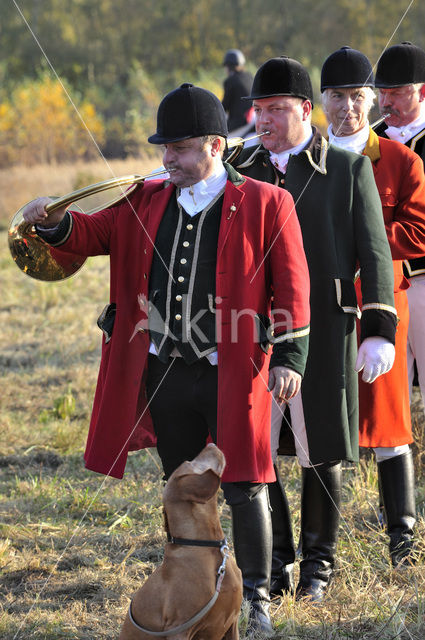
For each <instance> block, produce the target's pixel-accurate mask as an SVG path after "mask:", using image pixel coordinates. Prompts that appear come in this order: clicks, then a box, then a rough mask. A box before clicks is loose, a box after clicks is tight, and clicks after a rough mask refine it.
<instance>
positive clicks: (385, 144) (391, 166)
mask: <svg viewBox="0 0 425 640" xmlns="http://www.w3.org/2000/svg"><path fill="white" fill-rule="evenodd" d="M363 153H364V155H367V156H369V158H370V159H371V161H372V166H373V172H374V175H375V181H376V186H377V187H378V191H379V195H380V198H381V202H382V209H383V214H384V222H385V228H386V231H387V237H388V242H389V244H390V248H391V255H392V257H393V266H394V304H395V307H396V309H397V316H398V318H399V323H398V325H397V332H396V342H395V351H396V357H395V361H394V365H393V368H392V369H391V371H389V372H388V373H386V374H384V375H383V376H380V377H379V378H378V379H377V380H375V382H373V383H372V384H366V383H364V382H363V381H362V380H361V375H360V376H359V402H360V421H359V425H360V436H359V444H360V446H361V447H396V446H399V445H402V444H409V443H411V442H412V441H413V438H412V426H411V420H410V399H409V388H408V379H407V360H406V349H407V329H408V324H409V308H408V304H407V295H406V289H407V288H408V287H409V283H408V281H407V279H406V278H405V277H404V275H403V268H402V265H403V263H402V260H403V259H405V258H415V257H418V256H422V255H423V254H424V253H425V175H424V167H423V163H422V160H421V159H420V157H419V156H418V155H417V154H416V153H414V152H413V151H411V150H410V149H409V148H408V147H406V146H405V145H403V144H401V143H399V142H395V141H393V140H387V139H386V138H379V137H378V136H377V135H376V133H375V132H374V131H372V130H371V132H370V136H369V140H368V142H367V145H366V148H365V150H364V152H363ZM359 291H360V287H359V286H357V293H358V299H360V294H359Z"/></svg>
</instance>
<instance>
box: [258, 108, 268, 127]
mask: <svg viewBox="0 0 425 640" xmlns="http://www.w3.org/2000/svg"><path fill="white" fill-rule="evenodd" d="M256 121H257V122H259V123H262V124H266V123H267V122H270V115H269V113H268V112H267V111H262V112H261V113H260V114H257V120H256Z"/></svg>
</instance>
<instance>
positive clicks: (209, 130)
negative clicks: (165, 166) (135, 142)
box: [148, 82, 228, 144]
mask: <svg viewBox="0 0 425 640" xmlns="http://www.w3.org/2000/svg"><path fill="white" fill-rule="evenodd" d="M207 135H218V136H223V137H224V138H227V135H228V130H227V120H226V114H225V112H224V109H223V106H222V104H221V102H220V100H219V99H218V98H217V96H215V95H214V94H213V93H211V91H207V90H206V89H202V88H201V87H195V86H194V85H193V84H190V83H188V82H185V83H184V84H182V85H181V86H180V87H178V89H174V91H171V92H170V93H167V95H166V96H165V98H163V99H162V101H161V103H160V105H159V107H158V114H157V125H156V133H154V134H153V135H152V136H150V137H149V138H148V141H149V142H151V143H152V144H168V143H169V142H178V141H179V140H186V139H187V138H198V137H199V136H207Z"/></svg>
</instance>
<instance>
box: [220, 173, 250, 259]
mask: <svg viewBox="0 0 425 640" xmlns="http://www.w3.org/2000/svg"><path fill="white" fill-rule="evenodd" d="M244 198H245V194H244V192H243V191H242V189H240V188H239V187H238V186H236V185H235V184H233V183H232V182H231V181H230V180H228V181H227V184H226V189H225V191H224V200H223V209H222V212H221V222H220V232H219V235H218V250H217V259H218V258H219V257H220V255H221V253H222V251H223V249H224V246H225V244H226V242H227V239H228V237H229V233H230V229H231V228H232V225H233V224H234V222H235V220H236V217H237V215H238V213H239V209H240V206H241V204H242V201H243V199H244Z"/></svg>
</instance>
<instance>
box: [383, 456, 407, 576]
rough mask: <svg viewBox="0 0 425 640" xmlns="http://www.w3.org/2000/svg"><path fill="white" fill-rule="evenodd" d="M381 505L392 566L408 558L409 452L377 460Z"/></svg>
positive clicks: (402, 562)
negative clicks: (383, 509)
mask: <svg viewBox="0 0 425 640" xmlns="http://www.w3.org/2000/svg"><path fill="white" fill-rule="evenodd" d="M378 474H379V482H380V486H381V490H382V498H383V501H384V508H385V519H386V523H387V532H388V535H389V537H390V544H389V548H390V555H391V562H392V564H393V566H394V567H396V566H397V565H399V564H409V563H411V562H412V557H411V551H412V548H413V527H414V526H415V522H416V506H415V474H414V468H413V456H412V452H411V451H408V452H406V453H402V454H401V455H399V456H395V457H394V458H389V459H388V460H384V461H382V462H379V463H378Z"/></svg>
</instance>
